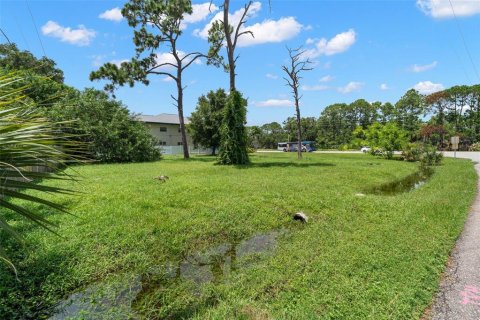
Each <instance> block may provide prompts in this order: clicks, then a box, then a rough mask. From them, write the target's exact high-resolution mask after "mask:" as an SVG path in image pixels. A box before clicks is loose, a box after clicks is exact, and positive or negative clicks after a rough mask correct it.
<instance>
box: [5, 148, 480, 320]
mask: <svg viewBox="0 0 480 320" xmlns="http://www.w3.org/2000/svg"><path fill="white" fill-rule="evenodd" d="M304 157H305V158H304V159H303V160H302V161H298V160H296V159H295V155H293V154H255V155H253V156H252V165H249V166H240V167H228V166H217V165H214V161H215V159H214V158H212V157H194V158H193V159H191V160H189V161H184V160H182V159H179V158H173V157H172V158H166V159H164V160H162V161H159V162H155V163H143V164H122V165H89V166H83V167H77V168H75V170H76V171H77V173H78V174H79V175H80V176H81V179H82V181H81V182H79V183H71V182H65V181H57V182H48V183H49V184H55V185H58V186H63V187H69V188H73V189H75V190H77V191H80V192H81V194H79V195H78V196H74V197H71V196H50V198H51V199H54V200H55V201H58V202H61V203H63V204H65V205H67V206H68V208H69V210H70V211H71V212H72V213H73V214H75V216H72V215H67V214H62V213H52V212H51V211H50V210H47V209H46V208H45V207H43V206H37V207H34V209H36V210H38V211H39V212H42V213H43V214H44V215H45V216H46V217H47V218H48V219H49V220H50V221H52V222H55V223H57V224H58V225H59V227H58V228H57V229H56V231H57V232H58V233H59V235H60V237H59V236H56V235H54V234H51V233H49V232H47V231H45V230H42V229H41V228H38V227H36V226H32V225H31V224H30V223H25V222H24V221H21V220H15V219H16V217H14V216H12V215H10V214H8V213H7V212H3V213H0V214H2V215H4V216H6V217H7V219H10V221H11V222H12V223H14V224H15V227H16V228H17V229H18V230H19V232H21V233H22V234H23V235H24V236H25V238H26V240H27V246H26V247H20V246H18V245H17V244H16V243H15V242H13V241H11V240H10V239H9V238H8V237H6V236H5V234H0V241H2V244H4V245H6V246H7V247H8V248H9V249H10V251H9V252H15V254H13V256H12V258H13V261H14V263H15V264H16V266H17V268H18V270H19V274H18V277H19V280H16V279H15V276H14V275H12V272H11V270H9V269H8V268H7V267H6V266H4V265H2V266H0V318H1V319H10V318H41V317H43V316H45V315H48V314H49V313H50V312H51V311H52V307H53V306H54V305H55V303H56V302H58V301H59V300H60V299H62V298H65V297H66V296H68V295H69V294H70V293H72V292H75V291H81V290H82V289H84V288H86V287H88V286H89V285H91V284H94V283H103V282H106V281H109V280H112V281H115V279H117V278H118V276H121V275H134V276H135V275H140V276H144V277H143V279H144V285H145V286H149V289H148V291H146V292H144V293H143V294H142V297H141V298H138V299H136V300H135V302H134V307H135V309H136V312H137V317H140V318H142V317H143V318H153V319H155V318H160V319H162V318H196V319H317V318H318V319H418V318H420V317H421V315H422V313H423V312H424V310H425V308H426V307H427V306H428V305H429V303H430V302H431V300H432V298H433V295H434V293H435V291H436V289H437V287H438V281H439V277H440V274H441V272H442V270H443V267H444V265H445V263H446V260H447V257H448V253H449V251H450V250H451V248H452V246H453V244H454V242H455V240H456V238H457V237H458V235H459V233H460V232H461V229H462V227H463V223H464V221H465V218H466V215H467V213H468V209H469V207H470V204H471V203H472V200H473V198H474V195H475V192H476V174H475V172H474V169H473V165H472V163H471V162H469V161H466V160H458V159H457V160H453V159H445V160H444V162H443V165H442V166H440V167H437V168H436V172H435V174H434V175H433V177H432V178H431V180H430V181H429V182H428V183H427V184H425V185H424V186H422V187H421V188H420V189H418V190H415V191H412V192H408V193H402V194H398V195H396V196H377V195H368V194H367V195H366V196H363V197H362V196H358V195H356V194H357V193H363V192H364V191H365V190H366V189H368V188H369V187H372V186H375V185H378V184H382V183H385V182H389V181H392V180H395V179H399V178H402V177H405V176H407V175H409V174H411V173H412V172H415V171H416V170H417V169H418V167H417V165H416V164H412V163H405V162H401V161H386V160H381V159H376V158H373V157H371V156H369V155H334V154H307V155H305V156H304ZM159 175H167V176H169V177H170V179H169V180H168V181H167V182H165V183H162V182H160V181H158V180H155V179H153V178H154V177H156V176H159ZM298 211H303V212H305V213H306V214H307V215H308V216H309V218H310V220H309V223H308V224H304V225H302V224H300V223H299V222H298V221H296V222H294V221H293V220H292V215H293V214H294V213H295V212H298ZM276 229H286V230H287V231H286V232H284V233H283V234H282V235H281V236H280V237H279V238H278V242H277V244H276V247H275V249H274V250H273V252H269V253H265V254H258V255H255V256H254V257H251V258H250V261H249V264H248V267H245V268H239V269H238V271H236V272H232V273H230V274H228V275H227V276H226V278H225V279H224V280H223V281H221V282H217V283H210V284H206V285H204V286H202V287H200V288H198V286H197V285H195V284H192V283H188V281H183V282H182V281H177V282H175V283H174V284H170V285H169V286H168V287H166V286H164V285H162V283H161V281H159V282H158V285H155V281H156V280H158V279H154V276H151V270H152V269H154V268H158V267H159V266H165V264H166V263H167V262H171V261H180V260H182V259H183V257H185V256H188V255H190V254H192V253H195V252H198V251H201V250H206V249H208V248H212V247H215V246H218V245H220V244H222V243H225V242H231V241H239V240H241V239H245V238H248V237H250V236H252V235H255V234H259V233H264V232H269V231H271V230H276ZM246 259H248V257H247V258H246ZM239 263H240V265H241V261H240V262H239ZM145 279H147V280H148V279H151V280H152V284H148V283H145ZM192 289H193V291H192ZM192 292H193V293H192ZM106 317H107V316H106Z"/></svg>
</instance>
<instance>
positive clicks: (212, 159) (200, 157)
mask: <svg viewBox="0 0 480 320" xmlns="http://www.w3.org/2000/svg"><path fill="white" fill-rule="evenodd" d="M216 160H217V156H212V155H195V156H192V157H190V158H188V159H187V160H186V161H194V162H195V161H196V162H215V161H216Z"/></svg>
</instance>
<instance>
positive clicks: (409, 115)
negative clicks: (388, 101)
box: [394, 89, 427, 139]
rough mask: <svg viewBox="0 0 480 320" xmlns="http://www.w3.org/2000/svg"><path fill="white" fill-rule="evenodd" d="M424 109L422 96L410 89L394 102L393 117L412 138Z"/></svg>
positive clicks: (419, 124)
mask: <svg viewBox="0 0 480 320" xmlns="http://www.w3.org/2000/svg"><path fill="white" fill-rule="evenodd" d="M426 111H427V109H426V106H425V103H424V97H423V96H422V95H421V94H420V93H418V91H417V90H415V89H410V90H408V91H407V92H406V93H405V94H404V95H403V96H402V97H401V98H400V100H398V102H397V103H396V104H395V111H394V119H395V122H396V123H397V124H398V126H400V127H401V128H402V129H403V130H406V131H407V132H408V133H409V135H410V138H411V139H414V138H415V135H416V133H417V131H418V129H420V126H421V124H422V119H421V118H422V116H423V115H425V114H426V113H427V112H426Z"/></svg>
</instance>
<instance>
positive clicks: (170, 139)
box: [146, 123, 193, 146]
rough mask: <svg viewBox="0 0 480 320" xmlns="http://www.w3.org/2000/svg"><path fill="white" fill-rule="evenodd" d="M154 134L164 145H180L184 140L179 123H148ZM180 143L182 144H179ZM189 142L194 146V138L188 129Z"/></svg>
mask: <svg viewBox="0 0 480 320" xmlns="http://www.w3.org/2000/svg"><path fill="white" fill-rule="evenodd" d="M146 126H147V127H148V128H149V129H150V133H151V134H152V136H154V137H155V138H157V139H158V140H159V141H161V142H162V144H161V145H164V146H178V145H181V142H182V133H181V132H180V125H179V124H162V123H147V124H146ZM160 128H166V131H160ZM179 143H180V144H179ZM187 143H188V145H192V146H193V140H192V138H191V137H190V135H189V134H188V131H187Z"/></svg>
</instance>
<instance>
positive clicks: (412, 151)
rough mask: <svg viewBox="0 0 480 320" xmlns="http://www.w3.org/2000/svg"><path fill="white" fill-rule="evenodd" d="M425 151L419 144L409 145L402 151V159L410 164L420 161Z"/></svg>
mask: <svg viewBox="0 0 480 320" xmlns="http://www.w3.org/2000/svg"><path fill="white" fill-rule="evenodd" d="M423 149H424V148H423V146H422V145H420V144H418V143H408V144H407V145H405V147H404V148H403V150H402V158H403V160H405V161H409V162H415V161H420V159H421V158H422V154H423Z"/></svg>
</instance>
